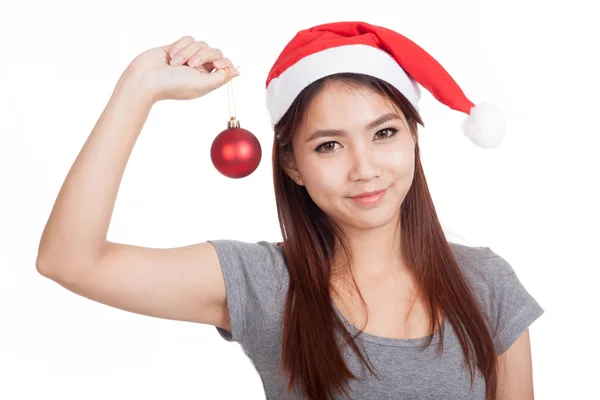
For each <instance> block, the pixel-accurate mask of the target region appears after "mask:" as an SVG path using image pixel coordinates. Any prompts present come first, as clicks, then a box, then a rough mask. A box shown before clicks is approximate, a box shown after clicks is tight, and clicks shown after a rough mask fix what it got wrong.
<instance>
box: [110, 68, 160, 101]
mask: <svg viewBox="0 0 600 400" xmlns="http://www.w3.org/2000/svg"><path fill="white" fill-rule="evenodd" d="M115 91H116V92H127V93H129V94H131V95H132V96H134V97H135V98H136V100H137V101H139V102H141V103H143V104H145V105H147V106H149V107H152V105H154V103H156V102H157V101H158V99H157V98H156V96H155V95H154V93H152V91H151V90H150V85H148V82H147V80H146V79H145V76H144V75H143V74H140V73H135V72H132V71H130V70H128V69H127V70H125V71H124V72H123V74H122V75H121V77H120V78H119V81H118V83H117V86H116V88H115Z"/></svg>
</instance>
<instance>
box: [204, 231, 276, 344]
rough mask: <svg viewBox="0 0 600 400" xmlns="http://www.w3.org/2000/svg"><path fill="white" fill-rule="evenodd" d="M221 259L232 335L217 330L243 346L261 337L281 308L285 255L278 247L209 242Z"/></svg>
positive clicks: (227, 339) (223, 336)
mask: <svg viewBox="0 0 600 400" xmlns="http://www.w3.org/2000/svg"><path fill="white" fill-rule="evenodd" d="M208 242H209V243H211V244H212V245H213V246H214V247H215V249H216V251H217V254H218V256H219V261H220V264H221V269H222V272H223V278H224V280H225V290H226V294H227V307H228V310H229V319H230V321H231V332H229V331H227V330H225V329H222V328H220V327H216V329H217V331H218V332H219V334H220V335H221V337H222V338H223V339H225V340H226V341H228V342H240V343H244V342H245V341H246V340H252V337H255V336H256V335H260V332H261V329H264V328H265V324H266V322H265V320H266V319H267V318H268V317H269V316H272V315H273V313H274V311H275V310H276V309H277V308H278V307H279V306H280V303H281V301H280V296H281V293H282V290H283V287H284V285H283V284H284V283H285V276H284V275H283V273H284V272H285V271H284V264H283V256H282V254H281V252H280V250H279V249H278V248H277V247H276V245H275V244H273V243H269V242H266V241H260V242H256V243H252V242H243V241H238V240H228V239H219V240H208Z"/></svg>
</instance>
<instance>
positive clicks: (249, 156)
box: [210, 68, 262, 179]
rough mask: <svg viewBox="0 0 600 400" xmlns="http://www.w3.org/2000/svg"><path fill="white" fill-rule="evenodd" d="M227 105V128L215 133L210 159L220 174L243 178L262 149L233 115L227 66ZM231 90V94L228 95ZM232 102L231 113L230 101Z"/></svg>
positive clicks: (252, 168) (258, 157) (260, 154)
mask: <svg viewBox="0 0 600 400" xmlns="http://www.w3.org/2000/svg"><path fill="white" fill-rule="evenodd" d="M225 80H228V82H227V106H228V109H229V121H227V129H225V130H224V131H222V132H221V133H219V134H218V135H217V137H216V138H215V140H214V141H213V143H212V146H211V148H210V159H211V160H212V163H213V165H214V166H215V168H216V169H217V171H219V172H220V173H221V174H223V175H225V176H226V177H228V178H234V179H237V178H244V177H246V176H248V175H250V174H251V173H252V172H254V171H255V170H256V168H257V167H258V165H259V164H260V159H261V156H262V150H261V147H260V142H259V141H258V139H257V138H256V136H254V135H253V134H252V133H251V132H250V131H248V130H246V129H244V128H241V127H240V122H239V121H238V120H237V119H236V116H235V101H234V99H233V84H232V81H231V80H229V68H227V77H226V78H225ZM230 92H231V95H230ZM232 102H233V109H234V111H233V114H232V113H231V103H232Z"/></svg>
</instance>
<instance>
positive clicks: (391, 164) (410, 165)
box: [382, 147, 415, 179]
mask: <svg viewBox="0 0 600 400" xmlns="http://www.w3.org/2000/svg"><path fill="white" fill-rule="evenodd" d="M382 162H383V163H384V165H385V167H384V168H385V169H386V170H387V171H388V172H389V173H390V174H391V175H392V176H394V177H396V179H402V177H409V178H410V177H412V175H413V172H414V166H415V155H414V150H413V149H412V148H409V147H401V148H398V149H395V150H394V151H390V152H389V153H386V154H385V155H384V156H383V157H382Z"/></svg>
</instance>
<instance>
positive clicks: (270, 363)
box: [209, 239, 544, 400]
mask: <svg viewBox="0 0 600 400" xmlns="http://www.w3.org/2000/svg"><path fill="white" fill-rule="evenodd" d="M209 242H210V243H212V244H213V245H214V246H215V248H216V250H217V253H218V255H219V259H220V262H221V267H222V270H223V275H224V278H225V287H226V291H227V305H228V307H229V313H230V319H231V330H232V332H228V331H226V330H224V329H221V328H218V327H217V331H218V332H219V334H220V335H221V336H222V337H223V339H225V340H227V341H229V342H238V343H239V344H240V345H241V347H242V349H243V351H244V353H245V354H246V355H247V356H248V357H249V358H250V360H251V361H252V363H253V365H254V366H255V368H256V370H257V371H258V373H259V375H260V377H261V379H262V383H263V386H264V389H265V394H266V398H267V399H269V400H276V399H277V400H279V399H300V400H301V399H302V398H301V397H300V395H299V391H298V392H296V394H295V395H290V396H286V389H287V380H286V379H285V377H284V375H283V373H282V372H281V340H282V326H283V322H282V321H283V319H282V318H283V314H284V309H285V298H286V294H287V290H288V284H289V276H288V270H287V267H286V265H285V261H284V258H283V254H282V252H281V248H280V246H278V245H277V244H275V243H270V242H266V241H260V242H256V243H249V242H242V241H238V240H224V239H222V240H210V241H209ZM450 245H451V247H452V249H453V252H454V254H455V256H456V259H457V261H458V264H459V266H460V268H461V270H462V271H463V273H464V275H465V277H466V279H467V281H468V283H469V284H470V285H471V287H472V288H473V290H474V293H475V296H476V298H477V301H478V302H479V303H480V304H481V305H482V306H483V312H484V314H485V317H486V320H487V322H488V324H489V326H490V327H491V333H492V338H493V341H494V345H495V347H496V351H497V353H498V354H500V353H502V352H504V351H505V350H506V349H508V348H509V347H510V345H511V344H512V343H513V342H514V341H515V340H516V339H517V338H518V337H519V335H520V334H521V333H522V332H523V331H524V330H525V329H526V328H527V327H529V325H530V324H531V323H532V322H534V321H535V320H536V319H537V318H538V317H540V316H541V315H542V314H543V313H544V310H543V309H542V307H541V306H540V305H539V304H538V303H537V301H536V300H535V299H534V298H533V297H532V296H531V295H530V294H529V293H528V292H527V290H526V289H525V288H524V287H523V285H522V284H521V282H520V281H519V279H518V277H517V275H516V274H515V271H514V270H513V268H512V267H511V266H510V264H509V263H508V262H507V261H506V260H504V259H503V258H501V257H500V256H498V255H497V254H495V253H494V252H493V251H492V250H491V249H490V248H489V247H472V246H466V245H462V244H457V243H452V242H451V243H450ZM334 309H335V311H336V313H337V314H338V315H339V316H340V317H341V318H342V320H343V321H344V323H345V324H346V326H347V327H348V328H349V331H350V332H351V333H355V332H357V331H358V330H357V329H356V327H354V326H353V325H351V324H350V323H349V322H348V320H346V319H345V318H344V316H343V315H342V314H341V313H340V311H339V310H338V309H337V307H336V306H335V303H334ZM444 328H445V329H444V330H445V334H444V350H443V354H442V357H441V358H438V357H437V356H436V354H435V353H436V348H437V343H438V342H439V339H438V333H437V332H436V333H435V334H434V339H433V341H432V343H431V345H430V346H429V347H428V348H427V349H426V350H425V351H422V352H419V351H418V350H419V346H420V345H421V344H423V343H424V342H425V339H426V338H417V339H393V338H386V337H380V336H374V335H370V334H368V333H366V332H365V333H363V334H362V335H361V336H359V337H358V339H357V340H358V344H359V345H361V344H362V347H363V348H364V351H366V352H367V353H368V358H369V359H370V360H371V362H372V363H373V366H374V367H375V370H376V372H377V373H378V374H379V376H380V378H381V379H379V380H378V379H376V378H375V377H374V376H373V375H371V374H370V372H369V371H368V370H367V369H366V367H365V366H364V365H363V364H362V363H361V362H360V361H359V359H358V357H357V356H356V354H355V353H354V352H353V351H352V350H351V349H350V347H349V346H346V347H344V348H343V350H342V352H343V354H344V357H345V360H346V363H347V364H348V366H349V368H350V369H351V370H352V372H353V373H355V374H356V375H358V377H359V378H360V379H359V380H358V381H357V380H351V381H350V388H351V392H350V393H351V397H352V398H353V399H378V400H385V399H394V400H398V399H411V400H415V399H431V400H434V399H435V400H439V399H454V400H458V399H477V400H480V399H481V400H483V399H485V380H484V379H483V377H482V376H481V375H480V374H479V372H478V371H477V375H476V376H475V380H474V383H473V389H472V390H471V391H470V374H469V371H468V369H467V367H466V366H464V359H463V352H462V348H461V347H460V344H459V341H458V338H457V336H456V334H455V331H454V329H453V328H452V325H451V324H450V323H445V325H444ZM336 398H339V399H341V398H342V397H341V396H340V397H336Z"/></svg>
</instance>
